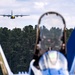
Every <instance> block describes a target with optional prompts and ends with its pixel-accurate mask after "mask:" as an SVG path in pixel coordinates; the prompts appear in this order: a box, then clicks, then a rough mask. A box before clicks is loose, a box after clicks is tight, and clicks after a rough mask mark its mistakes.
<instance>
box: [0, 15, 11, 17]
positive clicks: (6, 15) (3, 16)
mask: <svg viewBox="0 0 75 75" xmlns="http://www.w3.org/2000/svg"><path fill="white" fill-rule="evenodd" d="M0 16H3V17H10V16H11V15H0Z"/></svg>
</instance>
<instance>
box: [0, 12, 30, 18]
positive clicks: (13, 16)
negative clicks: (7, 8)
mask: <svg viewBox="0 0 75 75" xmlns="http://www.w3.org/2000/svg"><path fill="white" fill-rule="evenodd" d="M0 16H3V17H10V18H11V19H15V17H23V16H29V15H14V14H13V11H11V14H9V15H7V14H2V15H0Z"/></svg>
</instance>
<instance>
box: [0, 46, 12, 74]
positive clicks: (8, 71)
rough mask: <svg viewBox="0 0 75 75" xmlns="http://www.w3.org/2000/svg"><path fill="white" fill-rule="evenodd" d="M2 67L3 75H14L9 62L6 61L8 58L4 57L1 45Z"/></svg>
mask: <svg viewBox="0 0 75 75" xmlns="http://www.w3.org/2000/svg"><path fill="white" fill-rule="evenodd" d="M0 65H1V69H2V72H3V75H13V73H12V72H11V69H10V67H9V65H8V62H7V60H6V57H5V55H4V52H3V50H2V47H1V45H0Z"/></svg>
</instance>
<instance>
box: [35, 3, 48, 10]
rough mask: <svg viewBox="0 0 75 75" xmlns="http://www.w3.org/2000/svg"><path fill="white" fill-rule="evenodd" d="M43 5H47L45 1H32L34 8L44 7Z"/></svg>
mask: <svg viewBox="0 0 75 75" xmlns="http://www.w3.org/2000/svg"><path fill="white" fill-rule="evenodd" d="M45 5H47V2H34V8H38V9H41V8H44V7H45Z"/></svg>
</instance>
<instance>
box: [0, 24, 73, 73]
mask: <svg viewBox="0 0 75 75" xmlns="http://www.w3.org/2000/svg"><path fill="white" fill-rule="evenodd" d="M72 30H73V29H67V39H68V38H69V36H70V34H71V32H72ZM35 41H36V26H35V27H34V28H33V26H32V25H29V26H25V27H24V28H23V29H22V30H21V29H20V28H14V29H13V30H10V29H8V28H6V27H4V28H0V44H1V46H2V48H3V51H4V53H5V55H6V58H7V60H8V63H9V66H10V67H11V70H12V72H13V73H18V72H19V71H21V72H22V71H28V68H29V63H30V61H31V59H32V58H33V50H34V46H35Z"/></svg>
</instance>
